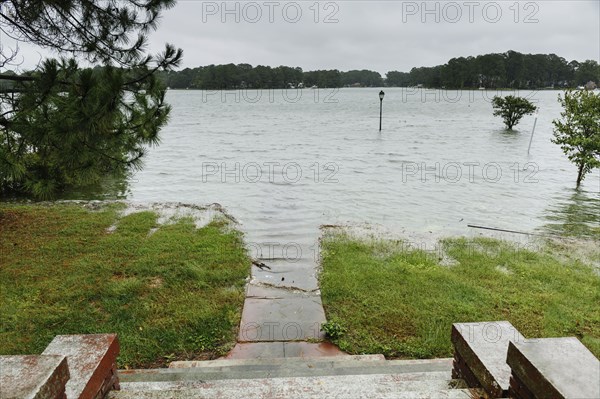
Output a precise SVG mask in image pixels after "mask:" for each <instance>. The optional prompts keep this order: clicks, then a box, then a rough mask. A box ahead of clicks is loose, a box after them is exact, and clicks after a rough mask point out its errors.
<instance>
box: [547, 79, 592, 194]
mask: <svg viewBox="0 0 600 399" xmlns="http://www.w3.org/2000/svg"><path fill="white" fill-rule="evenodd" d="M558 101H559V102H560V103H561V105H562V106H563V108H564V110H563V112H561V114H560V115H561V119H558V120H554V121H552V123H553V124H554V139H552V142H553V143H556V144H558V145H560V147H561V148H562V150H563V152H564V153H565V154H566V155H567V157H568V158H569V160H570V161H571V162H573V163H574V164H575V165H576V166H577V187H579V185H580V184H581V181H582V180H583V179H584V177H585V175H586V174H587V173H589V172H590V171H591V170H592V169H594V168H598V167H600V96H598V95H596V94H594V93H593V92H592V91H587V90H580V91H567V92H566V93H565V95H564V97H561V96H560V95H559V96H558Z"/></svg>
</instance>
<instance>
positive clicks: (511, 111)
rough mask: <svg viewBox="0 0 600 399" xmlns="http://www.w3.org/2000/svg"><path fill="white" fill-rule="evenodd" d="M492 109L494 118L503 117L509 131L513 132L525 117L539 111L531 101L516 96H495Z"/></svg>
mask: <svg viewBox="0 0 600 399" xmlns="http://www.w3.org/2000/svg"><path fill="white" fill-rule="evenodd" d="M492 107H493V108H494V116H501V117H502V119H503V120H504V124H505V125H506V128H507V129H508V130H512V128H513V126H515V125H516V124H517V123H519V121H520V120H521V118H522V117H523V116H525V115H528V114H532V113H534V112H535V110H536V109H537V108H536V106H535V105H533V104H532V103H531V102H530V101H529V100H527V99H525V98H523V97H515V96H506V97H499V96H495V97H494V98H493V99H492Z"/></svg>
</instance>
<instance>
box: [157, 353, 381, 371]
mask: <svg viewBox="0 0 600 399" xmlns="http://www.w3.org/2000/svg"><path fill="white" fill-rule="evenodd" d="M339 362H345V363H348V362H356V363H369V364H372V363H381V364H384V363H385V362H386V360H385V357H384V356H383V355H355V356H330V357H325V358H322V357H320V358H312V357H308V358H307V357H292V358H284V357H281V358H260V359H217V360H198V361H177V362H171V364H169V368H189V367H204V368H212V367H235V366H264V365H282V364H285V365H286V366H289V365H296V364H305V363H311V364H321V363H339Z"/></svg>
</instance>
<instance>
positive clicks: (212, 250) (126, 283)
mask: <svg viewBox="0 0 600 399" xmlns="http://www.w3.org/2000/svg"><path fill="white" fill-rule="evenodd" d="M120 207H122V205H110V206H106V207H102V208H101V209H100V210H96V211H90V210H88V209H85V208H84V207H82V206H81V205H54V206H40V205H37V206H21V205H19V206H16V205H6V204H4V205H0V320H2V322H1V323H0V354H36V353H40V352H41V351H43V349H44V348H45V347H46V345H47V344H48V343H49V342H50V341H51V340H52V338H53V337H54V336H55V335H57V334H89V333H113V332H114V333H117V334H118V335H119V340H120V344H121V354H120V357H119V367H122V368H135V367H150V366H161V365H164V364H165V363H167V362H168V361H171V360H175V359H198V358H212V357H215V356H218V355H221V354H223V353H225V352H226V351H227V350H228V349H229V348H230V347H231V346H232V345H233V344H234V343H235V336H236V330H237V328H238V325H239V320H240V316H241V309H242V305H243V300H244V293H243V287H244V284H245V278H246V276H247V275H248V274H249V272H250V261H249V258H248V257H247V255H246V252H245V250H244V248H243V244H242V239H241V235H240V233H238V232H236V231H233V230H231V229H230V228H229V227H228V226H227V224H226V222H224V221H219V220H215V221H213V222H212V223H210V224H209V225H208V226H206V227H203V228H201V229H196V228H195V226H194V223H193V221H192V220H191V219H183V220H179V221H176V222H174V223H172V224H167V225H162V226H159V225H157V215H156V214H155V213H152V212H140V213H134V214H131V215H128V216H125V217H123V218H120V217H119V208H120ZM114 223H116V226H117V228H116V230H114V231H113V232H108V231H107V229H108V228H109V227H110V226H111V225H113V224H114ZM155 229H156V230H155Z"/></svg>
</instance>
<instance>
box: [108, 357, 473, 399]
mask: <svg viewBox="0 0 600 399" xmlns="http://www.w3.org/2000/svg"><path fill="white" fill-rule="evenodd" d="M119 378H120V382H121V384H120V385H121V390H120V391H112V392H110V394H109V396H108V398H111V399H133V398H140V399H144V398H156V399H166V398H173V399H175V398H211V399H212V398H232V399H234V398H244V399H246V398H299V399H301V398H353V399H354V398H467V399H468V398H479V397H481V395H482V391H480V390H478V389H468V388H467V387H466V385H465V384H464V382H463V381H462V380H457V379H452V359H434V360H385V358H384V357H383V356H381V355H365V356H335V357H315V358H302V357H298V358H272V359H238V360H236V359H223V360H214V361H199V362H173V363H172V364H171V366H170V368H168V369H154V370H123V371H120V372H119Z"/></svg>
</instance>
